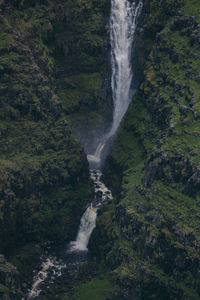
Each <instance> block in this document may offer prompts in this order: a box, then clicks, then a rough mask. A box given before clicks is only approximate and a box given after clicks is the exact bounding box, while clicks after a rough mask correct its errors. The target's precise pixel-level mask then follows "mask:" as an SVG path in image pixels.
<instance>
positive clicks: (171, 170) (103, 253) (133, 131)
mask: <svg viewBox="0 0 200 300" xmlns="http://www.w3.org/2000/svg"><path fill="white" fill-rule="evenodd" d="M165 2H166V3H165V4H167V3H168V4H169V5H170V3H171V4H172V5H173V3H174V2H173V1H165ZM148 5H149V6H148ZM152 5H153V6H159V4H158V3H157V1H146V6H145V8H144V9H145V12H146V13H147V15H146V17H148V13H149V14H150V15H149V18H148V20H149V21H148V22H150V23H148V22H147V23H146V24H144V25H145V26H144V33H143V37H144V38H145V34H147V33H148V32H149V30H150V29H151V28H155V27H154V26H156V29H153V35H154V36H155V39H154V43H152V42H151V43H152V44H153V47H152V49H151V47H150V46H148V47H149V50H150V49H151V51H150V53H149V55H148V58H147V61H146V63H145V70H144V80H143V82H142V83H141V85H140V88H139V90H138V92H137V94H136V96H135V97H134V99H133V101H132V103H131V105H130V107H129V109H128V112H127V115H126V117H125V119H124V121H123V123H122V125H121V128H120V130H119V133H118V136H117V138H116V141H115V143H114V145H113V147H112V150H111V154H110V155H109V157H108V160H107V163H106V166H105V179H106V181H107V183H108V184H110V186H111V188H112V189H113V191H114V193H115V197H116V200H115V203H113V205H112V206H111V207H110V208H108V210H107V211H106V212H105V213H104V214H103V215H102V216H101V217H100V218H99V220H98V226H97V229H96V230H95V232H94V235H93V237H92V241H91V249H92V250H93V251H94V253H95V255H96V256H97V257H98V259H99V261H100V262H101V265H103V266H104V268H106V269H107V270H110V276H111V282H112V285H113V292H112V293H111V295H110V298H109V299H129V300H130V299H145V300H146V299H199V298H200V290H199V286H200V281H199V273H198V270H199V266H200V251H199V244H200V232H199V225H200V219H199V218H200V208H199V196H200V173H199V167H200V156H199V147H200V135H199V128H200V119H199V114H200V110H199V101H200V98H199V96H200V95H199V91H200V90H199V50H200V44H199V23H198V22H199V15H198V11H199V9H200V4H199V2H198V1H187V0H186V1H185V4H184V6H183V7H182V9H181V10H177V9H176V10H175V15H174V16H170V15H169V14H167V11H165V12H163V13H164V15H163V16H162V15H161V16H160V15H159V16H158V17H159V20H160V22H161V24H159V26H157V25H158V23H157V20H158V18H157V17H156V16H155V12H156V11H158V13H159V12H161V10H160V8H159V7H157V10H156V9H154V10H152V11H151V9H149V7H151V6H152ZM154 8H155V7H154ZM192 15H193V16H192ZM161 17H162V18H161ZM154 18H155V19H154ZM154 23H155V24H154ZM156 24H157V25H156ZM156 32H157V34H156ZM152 38H153V37H152ZM148 39H149V35H148V34H147V40H148Z"/></svg>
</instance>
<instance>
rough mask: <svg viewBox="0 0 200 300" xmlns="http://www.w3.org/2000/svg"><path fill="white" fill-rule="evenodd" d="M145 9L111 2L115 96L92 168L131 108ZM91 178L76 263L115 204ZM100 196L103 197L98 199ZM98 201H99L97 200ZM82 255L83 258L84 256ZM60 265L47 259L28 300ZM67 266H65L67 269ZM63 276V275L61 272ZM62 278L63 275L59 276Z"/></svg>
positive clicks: (96, 174)
mask: <svg viewBox="0 0 200 300" xmlns="http://www.w3.org/2000/svg"><path fill="white" fill-rule="evenodd" d="M141 9H142V2H141V1H140V2H139V3H138V5H136V3H135V2H133V3H132V4H131V3H130V2H129V1H128V0H123V1H122V0H112V1H111V16H110V39H111V61H112V83H111V86H112V95H113V104H114V111H113V121H112V125H111V128H110V130H109V131H108V133H107V134H105V135H103V137H102V141H101V139H100V141H101V142H100V143H99V145H98V146H97V150H96V151H95V153H94V154H93V155H89V154H88V155H87V158H88V161H89V164H90V166H91V167H93V168H99V167H101V166H102V162H101V155H102V151H103V148H104V146H106V143H107V142H108V141H109V139H110V138H111V137H112V136H113V135H114V134H115V133H116V131H117V129H118V127H119V124H120V122H121V120H122V118H123V116H124V114H125V112H126V110H127V108H128V105H129V103H130V101H131V98H132V96H133V91H131V86H132V78H133V71H132V55H133V54H132V49H133V42H134V35H135V30H136V26H137V19H138V16H139V14H140V12H141ZM90 177H91V179H92V180H93V183H94V189H95V198H94V200H93V202H92V203H90V204H89V206H88V207H87V209H86V211H85V212H84V214H83V216H82V218H81V222H80V228H79V231H78V234H77V237H76V240H75V241H73V242H70V244H69V246H68V250H67V253H68V254H72V253H75V255H76V253H77V263H78V261H79V256H80V252H83V253H84V252H87V251H88V248H87V246H88V242H89V238H90V235H91V234H92V232H93V230H94V228H95V226H96V218H97V213H98V210H99V209H101V207H102V206H103V205H105V203H108V202H109V201H111V200H112V194H111V192H110V191H109V190H108V189H107V187H106V186H105V185H104V184H103V182H102V181H101V177H102V174H101V171H100V170H98V169H91V170H90ZM99 192H100V196H99V195H98V194H99ZM98 198H99V199H98ZM82 255H83V254H82ZM54 261H57V260H56V259H55V258H54V259H53V260H51V259H49V258H47V259H46V262H43V263H42V270H41V271H39V273H38V274H37V275H36V276H35V279H34V283H33V285H32V288H31V290H30V292H29V294H28V298H27V299H34V298H36V297H38V296H39V295H40V292H41V290H40V285H41V283H43V284H44V281H45V280H46V279H47V277H48V272H49V269H51V268H54V269H56V270H57V269H59V271H60V270H62V268H63V265H59V264H57V265H56V264H55V263H54ZM67 267H68V266H67V265H65V268H67ZM61 272H62V271H61ZM59 275H61V274H59Z"/></svg>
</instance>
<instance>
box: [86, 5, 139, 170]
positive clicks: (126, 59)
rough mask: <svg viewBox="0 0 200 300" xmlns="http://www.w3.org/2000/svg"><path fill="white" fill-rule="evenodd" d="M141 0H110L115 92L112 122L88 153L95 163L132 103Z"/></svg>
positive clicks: (90, 160) (112, 82) (91, 160)
mask: <svg viewBox="0 0 200 300" xmlns="http://www.w3.org/2000/svg"><path fill="white" fill-rule="evenodd" d="M142 6H143V4H142V1H139V3H138V5H136V3H135V1H133V2H132V3H131V2H129V1H128V0H111V15H110V40H111V63H112V78H111V86H112V96H113V104H114V111H113V122H112V126H111V128H110V130H109V132H108V133H107V134H106V135H104V136H103V137H102V140H103V142H101V143H100V144H99V145H98V147H97V149H96V151H95V153H94V154H93V155H88V161H89V162H90V165H91V166H92V167H93V165H94V163H96V164H97V167H98V166H99V165H100V162H101V154H102V150H103V149H104V146H105V144H106V142H107V141H108V140H109V139H110V138H111V137H112V136H113V135H114V134H115V133H116V131H117V129H118V127H119V125H120V122H121V120H122V118H123V116H124V114H125V112H126V110H127V108H128V106H129V103H130V101H131V99H132V96H133V93H134V91H133V90H132V89H131V85H132V80H133V70H132V50H133V42H134V38H135V30H136V26H137V19H138V16H139V15H140V12H141V9H142Z"/></svg>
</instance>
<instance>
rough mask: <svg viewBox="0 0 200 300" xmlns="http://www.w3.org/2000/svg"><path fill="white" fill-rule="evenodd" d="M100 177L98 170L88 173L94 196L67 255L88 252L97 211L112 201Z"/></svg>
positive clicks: (110, 194)
mask: <svg viewBox="0 0 200 300" xmlns="http://www.w3.org/2000/svg"><path fill="white" fill-rule="evenodd" d="M101 176H102V173H101V171H99V170H91V171H90V177H91V179H92V180H93V182H94V189H95V195H96V196H95V199H94V201H93V202H92V203H91V204H90V206H89V207H88V208H87V209H86V211H85V213H84V214H83V216H82V218H81V223H80V226H79V230H78V234H77V237H76V240H75V241H72V242H71V243H70V245H69V249H68V250H67V253H72V252H80V251H88V248H87V246H88V242H89V239H90V236H91V234H92V232H93V230H94V228H95V226H96V218H97V212H98V209H99V208H101V207H102V206H103V205H104V204H105V203H107V202H108V201H111V200H112V193H111V191H110V190H109V189H108V188H107V187H106V186H105V184H104V183H103V182H102V181H101Z"/></svg>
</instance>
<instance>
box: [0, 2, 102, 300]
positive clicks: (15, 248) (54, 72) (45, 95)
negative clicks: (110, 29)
mask: <svg viewBox="0 0 200 300" xmlns="http://www.w3.org/2000/svg"><path fill="white" fill-rule="evenodd" d="M103 5H104V4H103V2H102V3H101V4H98V5H96V7H97V8H96V11H95V12H93V7H94V3H93V1H85V2H84V1H81V2H80V1H74V2H73V3H72V2H71V1H67V2H66V1H56V2H55V1H12V0H10V1H1V2H0V8H1V11H0V53H1V57H0V103H1V105H0V137H1V145H0V241H1V242H0V252H1V253H4V254H5V255H6V256H7V257H8V258H9V260H10V261H12V263H14V264H15V265H17V266H18V269H19V271H20V273H21V277H22V278H21V279H22V280H24V279H28V278H29V277H30V276H31V275H32V274H31V272H30V266H32V265H34V263H35V262H36V261H37V257H39V255H40V254H41V253H42V247H43V246H44V245H46V243H47V242H48V243H49V242H50V243H53V244H54V245H57V246H58V245H59V244H60V243H66V242H67V241H69V240H70V239H72V238H74V235H75V233H76V231H77V227H78V224H79V220H80V217H81V214H82V213H83V210H84V209H85V205H86V204H87V203H88V201H89V200H90V198H91V197H92V195H93V188H92V184H91V182H90V180H89V172H88V162H87V160H86V156H85V154H84V151H83V148H82V147H81V146H80V144H79V142H78V141H77V139H76V138H75V137H74V136H73V134H72V129H71V128H72V126H71V116H70V113H69V111H71V110H69V111H68V112H67V110H66V108H64V109H63V107H65V105H66V106H67V105H68V106H73V105H74V104H73V102H74V101H75V100H76V97H75V95H74V94H76V95H77V94H79V97H81V95H82V97H83V95H84V91H83V90H84V89H85V84H86V85H88V78H91V81H92V82H93V83H94V84H92V87H91V88H90V84H89V85H88V86H87V88H86V89H88V93H90V100H91V101H93V99H92V97H93V98H94V97H96V94H95V93H100V89H101V86H100V84H99V77H100V75H99V74H100V72H101V62H98V59H99V57H97V58H96V64H98V66H97V67H96V68H94V70H89V69H87V68H86V69H85V68H84V67H83V66H82V67H81V66H80V68H79V70H78V71H79V75H77V74H76V75H74V72H75V71H74V70H75V69H76V67H77V66H75V61H77V65H78V64H79V62H80V61H83V64H84V61H85V60H84V59H83V58H82V55H84V51H86V50H84V49H83V48H82V46H81V49H83V50H82V52H81V51H78V49H79V44H78V43H83V44H84V43H85V42H86V40H87V39H86V38H87V36H86V37H85V36H82V32H80V33H79V30H80V29H81V30H82V28H81V26H82V21H83V23H84V24H85V19H88V14H86V13H87V10H88V11H89V12H90V13H91V12H93V13H94V14H97V15H98V9H99V10H101V11H102V12H103V11H104V10H103V8H102V7H103ZM80 7H81V10H79V8H80ZM98 7H99V8H98ZM102 12H101V13H102ZM71 14H72V15H71ZM95 16H96V15H95ZM98 16H99V21H98V22H97V24H96V25H95V24H93V27H92V24H91V18H93V17H94V15H92V14H91V16H90V24H91V26H90V27H88V32H87V34H88V36H90V33H91V31H93V30H95V26H96V27H98V28H99V22H103V21H101V20H103V18H102V15H100V14H99V15H98ZM73 17H74V18H75V19H73ZM78 19H79V21H80V24H78ZM81 20H82V21H81ZM88 22H89V21H88ZM75 25H76V27H74V26H75ZM85 26H88V24H87V25H85ZM70 30H71V34H72V36H73V37H72V39H73V38H74V37H75V38H76V39H77V40H78V39H79V40H78V41H77V40H76V41H71V40H66V36H67V37H69V35H68V33H69V31H70ZM73 30H74V34H73ZM84 30H85V29H84ZM66 31H68V32H66ZM62 40H63V44H62V46H61V45H60V43H61V41H62ZM96 40H98V35H96ZM96 40H92V41H88V43H89V44H90V42H91V43H94V46H93V48H92V50H91V51H93V50H94V49H96V47H97V48H98V47H100V46H99V45H96V44H95V43H96ZM62 47H64V48H65V49H66V47H68V48H70V47H71V53H72V52H73V53H74V55H73V57H72V58H73V59H72V58H71V54H70V53H68V56H69V57H70V60H69V59H68V60H67V59H66V57H67V54H66V53H63V52H62V50H63V48H62ZM85 47H86V46H85ZM99 51H100V50H99ZM79 55H80V56H81V57H80V58H79ZM92 56H94V57H96V54H95V53H93V54H91V57H92ZM61 59H63V60H65V59H66V65H65V66H63V68H64V71H63V70H60V67H61ZM87 59H88V58H87ZM59 60H60V63H59ZM88 64H89V62H88ZM92 64H93V62H91V63H90V65H92ZM65 72H66V73H67V72H68V74H71V75H72V73H73V76H74V77H73V78H75V76H77V78H78V76H79V77H80V78H79V82H78V83H77V84H76V80H75V79H74V83H73V84H72V83H71V85H70V87H69V86H67V88H66V89H67V91H64V93H65V92H66V94H67V95H68V98H67V99H65V97H66V94H64V95H63V94H62V91H63V86H62V84H63V85H64V86H65V84H66V85H67V83H62V79H61V78H62V76H65ZM84 72H85V73H84ZM90 72H91V73H90ZM97 72H99V73H98V74H97ZM80 74H81V75H80ZM70 82H71V81H70ZM79 85H81V86H83V90H81V88H80V86H79ZM71 89H73V93H74V94H72V95H71V96H69V95H70V93H71ZM93 89H95V93H94V90H93ZM85 105H86V106H87V101H86V104H85ZM80 106H81V105H80ZM75 107H76V109H77V110H78V109H79V104H78V108H77V106H76V105H75ZM98 109H99V108H98V107H97V110H98ZM72 111H73V110H72ZM3 264H4V263H2V265H3ZM28 264H29V265H30V266H29V268H27V265H28ZM4 265H5V270H6V268H7V267H6V263H5V264H4ZM2 268H4V266H3V267H2ZM11 268H12V267H11ZM13 268H14V267H13ZM9 272H10V271H9V268H8V273H9ZM16 272H17V271H16ZM11 273H12V272H11ZM14 276H15V275H14ZM9 278H10V277H9ZM11 280H12V279H11ZM13 281H14V279H13ZM0 284H1V285H0V292H1V297H2V298H3V297H5V298H6V297H8V295H10V297H11V299H12V295H13V291H12V289H10V286H9V281H5V280H3V276H2V277H1V278H0ZM9 293H10V294H9ZM16 293H17V292H16ZM19 297H20V296H19ZM6 299H7V298H6ZM8 299H9V298H8ZM16 299H17V294H16Z"/></svg>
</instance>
